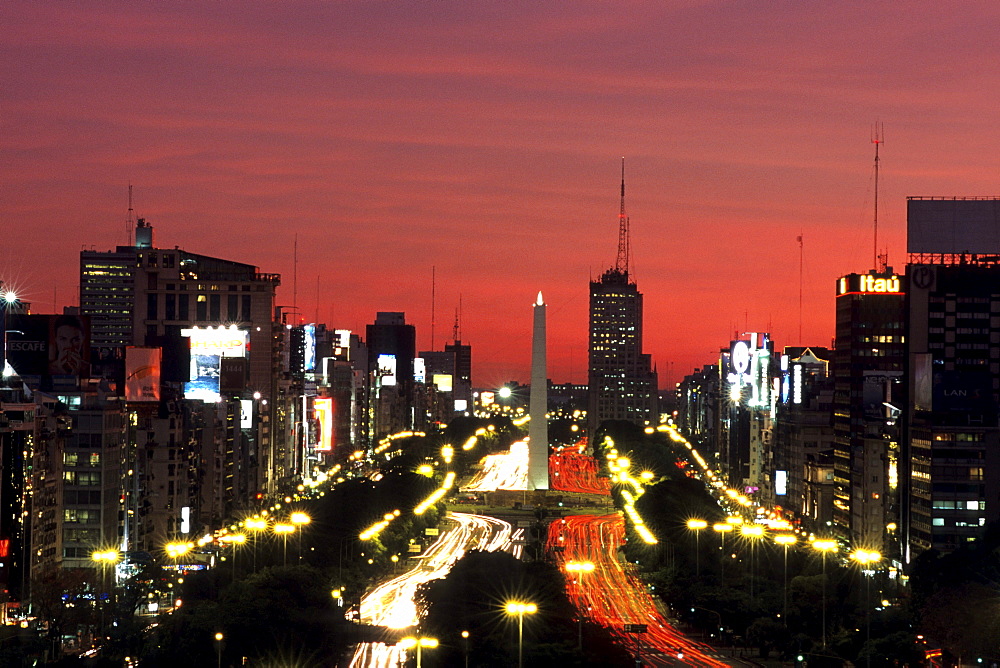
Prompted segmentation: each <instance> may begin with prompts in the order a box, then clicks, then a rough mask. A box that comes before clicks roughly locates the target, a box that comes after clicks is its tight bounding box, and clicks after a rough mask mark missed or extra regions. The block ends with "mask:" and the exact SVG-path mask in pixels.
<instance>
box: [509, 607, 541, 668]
mask: <svg viewBox="0 0 1000 668" xmlns="http://www.w3.org/2000/svg"><path fill="white" fill-rule="evenodd" d="M504 610H506V612H507V614H508V615H517V668H524V616H525V615H533V614H535V613H536V612H538V606H537V605H535V604H534V603H521V602H519V601H510V602H508V603H507V605H506V606H505V607H504Z"/></svg>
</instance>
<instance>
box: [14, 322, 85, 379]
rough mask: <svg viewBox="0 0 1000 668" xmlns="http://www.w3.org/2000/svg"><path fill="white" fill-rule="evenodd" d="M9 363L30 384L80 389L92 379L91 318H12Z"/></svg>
mask: <svg viewBox="0 0 1000 668" xmlns="http://www.w3.org/2000/svg"><path fill="white" fill-rule="evenodd" d="M7 361H8V362H9V363H10V365H11V366H12V367H13V368H14V370H15V371H16V372H17V374H18V375H19V376H21V378H22V379H24V380H25V382H27V383H28V384H29V385H36V386H38V385H41V386H43V387H53V386H55V387H74V388H75V387H77V385H78V383H79V379H80V378H89V377H90V318H88V317H83V316H77V315H66V314H64V315H28V314H11V315H9V316H8V319H7Z"/></svg>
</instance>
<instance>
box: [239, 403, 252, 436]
mask: <svg viewBox="0 0 1000 668" xmlns="http://www.w3.org/2000/svg"><path fill="white" fill-rule="evenodd" d="M252 428H253V399H240V429H252Z"/></svg>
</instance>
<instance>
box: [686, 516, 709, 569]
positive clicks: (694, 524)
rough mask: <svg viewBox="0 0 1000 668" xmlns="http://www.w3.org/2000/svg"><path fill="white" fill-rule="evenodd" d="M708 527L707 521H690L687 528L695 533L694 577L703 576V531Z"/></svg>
mask: <svg viewBox="0 0 1000 668" xmlns="http://www.w3.org/2000/svg"><path fill="white" fill-rule="evenodd" d="M707 527H708V522H706V521H705V520H688V521H687V528H688V529H690V530H691V531H694V576H695V577H700V576H701V542H700V540H699V539H700V538H701V530H702V529H705V528H707Z"/></svg>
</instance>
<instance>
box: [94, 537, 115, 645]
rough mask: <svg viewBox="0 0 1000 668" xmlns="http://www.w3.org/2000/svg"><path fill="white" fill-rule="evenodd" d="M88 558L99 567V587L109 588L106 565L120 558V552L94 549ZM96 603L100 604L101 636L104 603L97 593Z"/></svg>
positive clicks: (102, 632) (102, 634)
mask: <svg viewBox="0 0 1000 668" xmlns="http://www.w3.org/2000/svg"><path fill="white" fill-rule="evenodd" d="M90 559H91V561H93V562H94V563H96V564H98V567H99V568H100V569H101V588H102V589H110V587H109V586H108V567H109V566H113V565H114V564H117V563H118V561H119V560H120V559H121V552H119V551H118V550H95V551H94V552H92V553H91V555H90ZM97 603H98V605H100V606H101V636H102V637H103V636H104V609H105V604H104V602H103V601H101V600H100V595H98V600H97Z"/></svg>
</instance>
